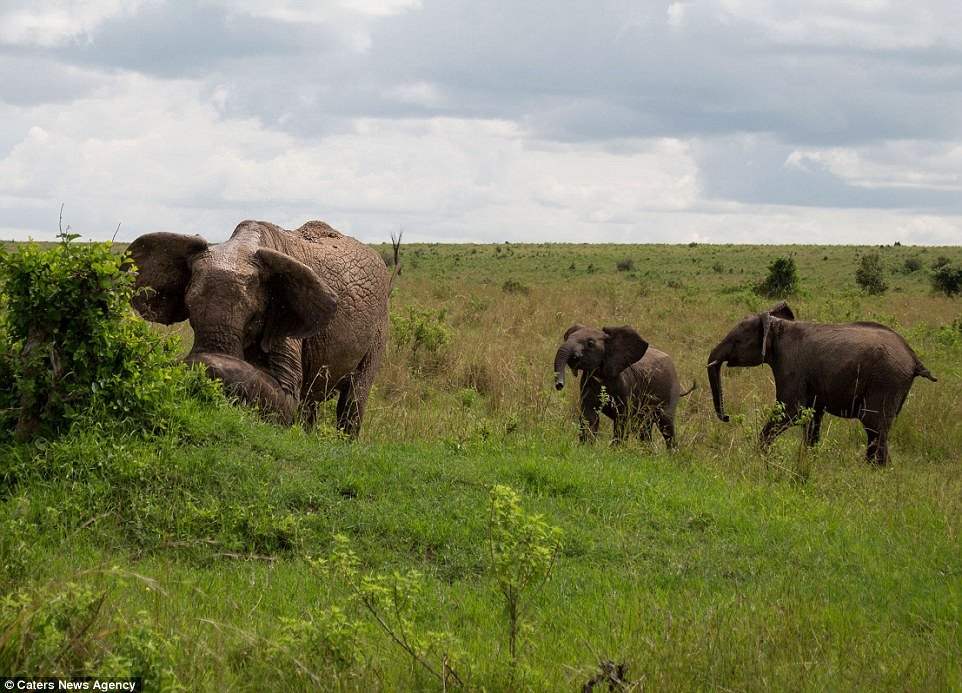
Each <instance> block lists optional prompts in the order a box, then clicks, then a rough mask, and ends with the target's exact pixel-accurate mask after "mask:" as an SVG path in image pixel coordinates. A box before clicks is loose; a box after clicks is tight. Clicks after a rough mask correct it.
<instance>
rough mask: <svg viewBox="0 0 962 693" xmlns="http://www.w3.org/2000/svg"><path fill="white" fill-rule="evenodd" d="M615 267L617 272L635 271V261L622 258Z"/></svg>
mask: <svg viewBox="0 0 962 693" xmlns="http://www.w3.org/2000/svg"><path fill="white" fill-rule="evenodd" d="M616 267H617V268H618V271H619V272H631V271H632V270H634V269H635V261H634V260H632V259H631V258H624V259H623V260H618V264H617V265H616Z"/></svg>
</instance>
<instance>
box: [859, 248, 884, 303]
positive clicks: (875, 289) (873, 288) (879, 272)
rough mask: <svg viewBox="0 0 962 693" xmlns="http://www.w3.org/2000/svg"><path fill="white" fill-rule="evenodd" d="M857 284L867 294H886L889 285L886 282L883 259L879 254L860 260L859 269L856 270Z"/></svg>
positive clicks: (863, 257) (865, 256) (866, 256)
mask: <svg viewBox="0 0 962 693" xmlns="http://www.w3.org/2000/svg"><path fill="white" fill-rule="evenodd" d="M855 283H856V284H858V285H859V287H861V289H862V291H864V292H865V293H867V294H872V295H878V294H883V293H885V291H886V289H888V284H887V283H886V282H885V268H884V267H883V266H882V257H881V256H880V255H879V254H878V253H868V254H867V255H863V256H862V257H861V258H860V259H859V261H858V267H857V268H856V269H855Z"/></svg>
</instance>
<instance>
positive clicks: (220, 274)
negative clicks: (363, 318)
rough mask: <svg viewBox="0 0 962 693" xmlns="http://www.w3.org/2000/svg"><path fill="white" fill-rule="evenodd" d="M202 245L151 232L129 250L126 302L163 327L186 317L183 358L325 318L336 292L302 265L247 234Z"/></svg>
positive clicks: (253, 342) (313, 327)
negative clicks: (130, 282) (130, 284)
mask: <svg viewBox="0 0 962 693" xmlns="http://www.w3.org/2000/svg"><path fill="white" fill-rule="evenodd" d="M240 230H241V227H240V226H239V227H238V230H237V231H235V232H234V237H232V238H231V240H230V241H228V242H226V243H222V244H220V245H210V244H208V243H207V241H205V240H204V239H203V238H201V237H200V236H184V235H180V234H174V233H151V234H147V235H144V236H141V237H140V238H138V239H137V240H136V241H134V242H133V243H132V244H131V245H130V248H129V249H128V250H129V253H130V256H131V258H132V260H133V261H134V263H135V264H136V266H137V269H138V274H137V288H138V289H142V290H140V291H138V293H137V295H136V296H135V298H134V300H133V305H134V308H135V309H136V310H137V311H138V312H139V313H140V314H141V315H143V316H144V317H145V318H147V319H148V320H152V321H155V322H160V323H163V324H165V325H169V324H171V323H175V322H179V321H181V320H190V326H191V327H192V328H193V330H194V346H193V349H192V350H191V356H190V357H188V358H192V357H197V356H199V355H201V354H222V355H226V356H230V357H233V358H235V359H244V356H245V352H248V353H249V352H250V351H251V350H253V349H254V348H255V347H257V346H259V347H260V349H261V351H263V352H265V353H266V352H270V350H271V345H272V344H273V343H275V342H277V341H279V340H283V339H285V338H288V337H294V338H305V337H309V336H311V335H314V334H317V333H318V332H320V331H321V330H323V329H324V327H325V326H326V325H327V324H328V323H329V322H330V320H331V318H332V317H333V315H334V309H335V307H336V296H335V294H334V293H333V292H332V291H331V289H330V288H329V287H328V286H327V284H325V283H324V281H323V280H322V279H321V278H320V277H319V276H318V275H317V273H316V272H314V271H313V270H312V269H310V268H309V267H308V266H307V265H305V264H304V263H302V262H299V261H298V260H295V259H294V258H292V257H290V256H289V255H285V254H284V253H280V252H277V251H275V250H271V249H269V248H265V247H260V245H259V244H258V243H257V242H254V241H255V238H256V237H255V238H252V237H250V236H241V237H238V231H240Z"/></svg>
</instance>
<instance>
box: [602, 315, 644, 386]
mask: <svg viewBox="0 0 962 693" xmlns="http://www.w3.org/2000/svg"><path fill="white" fill-rule="evenodd" d="M602 329H603V330H604V333H605V334H606V335H607V338H606V339H605V363H604V365H603V366H602V370H603V371H604V374H605V377H607V378H617V377H618V374H619V373H621V371H623V370H625V369H626V368H627V367H628V366H630V365H631V364H633V363H634V362H635V361H639V360H641V357H642V356H644V355H645V352H646V351H648V342H646V341H645V340H644V339H642V338H641V336H640V335H639V334H638V333H637V332H635V330H634V329H633V328H631V327H628V326H627V325H623V326H621V327H604V328H602Z"/></svg>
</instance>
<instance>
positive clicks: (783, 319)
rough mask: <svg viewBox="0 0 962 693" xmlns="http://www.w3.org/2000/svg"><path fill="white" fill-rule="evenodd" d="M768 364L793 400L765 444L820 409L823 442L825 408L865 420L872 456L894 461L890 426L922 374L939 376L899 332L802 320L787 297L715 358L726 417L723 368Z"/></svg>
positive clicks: (813, 429)
mask: <svg viewBox="0 0 962 693" xmlns="http://www.w3.org/2000/svg"><path fill="white" fill-rule="evenodd" d="M725 363H727V364H728V365H729V366H732V367H739V366H759V365H761V364H763V363H767V364H768V365H769V366H771V368H772V374H773V375H774V376H775V398H776V399H777V400H778V401H779V402H781V403H782V404H783V405H784V406H785V410H784V413H779V414H778V415H773V416H772V418H770V419H769V421H768V422H767V423H766V424H765V427H764V428H763V429H762V432H761V443H762V446H768V445H769V444H771V442H772V440H774V438H775V437H776V436H777V435H778V434H780V433H781V432H782V431H784V430H785V429H786V428H788V427H789V426H791V425H792V424H794V423H796V422H797V421H798V419H799V416H800V414H801V409H802V408H803V407H804V408H810V409H812V410H813V417H812V420H811V422H810V423H809V424H808V431H807V442H808V444H809V445H814V444H815V443H817V442H818V437H819V428H820V426H821V423H822V416H823V415H824V413H825V412H828V413H829V414H832V415H833V416H840V417H843V418H846V419H858V420H859V421H861V422H862V425H863V426H864V427H865V432H866V434H867V435H868V447H867V449H866V455H867V457H868V460H869V461H870V462H874V463H875V464H880V465H882V464H885V463H886V462H887V461H888V440H887V439H888V432H889V428H891V426H892V422H893V421H894V420H895V417H896V415H898V413H899V411H901V409H902V404H903V403H904V402H905V398H906V396H907V395H908V393H909V388H911V387H912V382H913V381H914V380H915V378H916V377H917V376H921V377H923V378H928V379H929V380H931V381H932V382H936V378H935V377H934V376H933V375H932V374H931V373H929V371H928V369H927V368H926V367H925V366H923V365H922V362H921V361H919V358H918V356H916V355H915V352H914V351H912V348H911V347H910V346H909V345H908V344H907V343H906V341H905V340H904V339H903V338H902V337H901V335H899V334H898V333H897V332H894V331H893V330H891V329H889V328H888V327H885V326H884V325H879V324H878V323H874V322H853V323H847V324H840V325H839V324H819V323H814V322H802V321H796V320H795V314H794V313H793V312H792V309H791V308H789V307H788V304H787V303H785V302H782V303H779V304H778V305H777V306H775V307H774V308H772V309H771V310H769V311H766V312H763V313H759V314H757V315H750V316H748V317H747V318H745V319H744V320H742V321H741V322H740V323H738V324H737V325H736V326H735V327H734V328H733V329H732V331H731V332H729V333H728V335H727V336H726V337H725V338H724V339H723V340H722V341H721V342H719V343H718V346H716V347H715V348H714V349H712V352H711V354H710V355H709V356H708V380H709V382H710V383H711V392H712V398H713V400H714V404H715V412H716V413H717V414H718V418H719V419H721V420H722V421H728V416H726V415H725V407H724V400H723V398H722V388H721V367H722V365H723V364H725Z"/></svg>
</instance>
